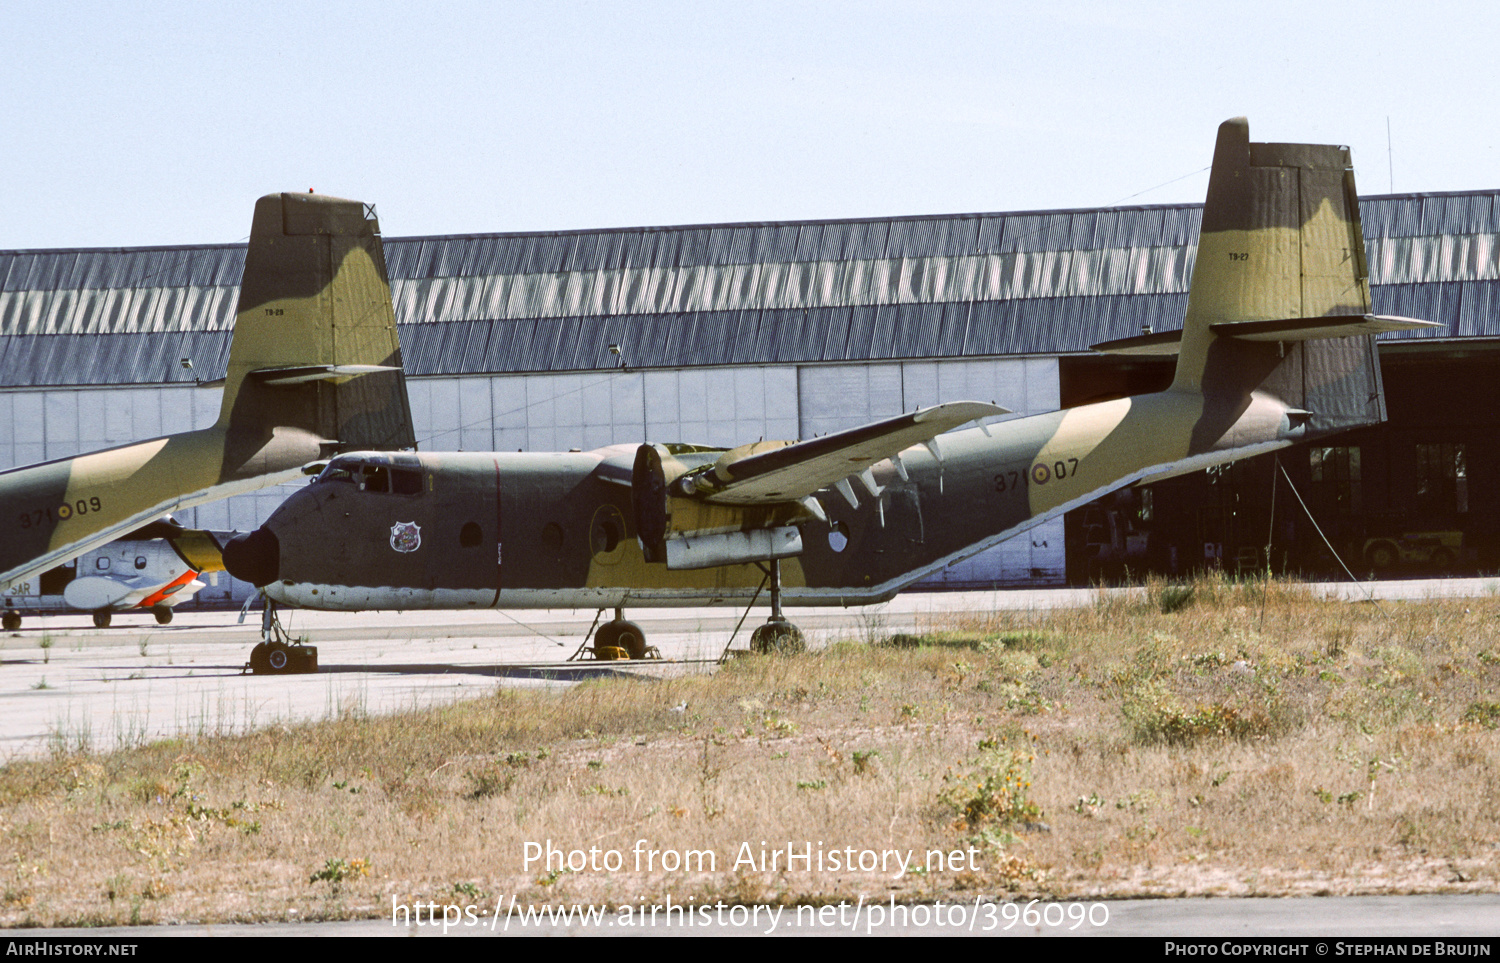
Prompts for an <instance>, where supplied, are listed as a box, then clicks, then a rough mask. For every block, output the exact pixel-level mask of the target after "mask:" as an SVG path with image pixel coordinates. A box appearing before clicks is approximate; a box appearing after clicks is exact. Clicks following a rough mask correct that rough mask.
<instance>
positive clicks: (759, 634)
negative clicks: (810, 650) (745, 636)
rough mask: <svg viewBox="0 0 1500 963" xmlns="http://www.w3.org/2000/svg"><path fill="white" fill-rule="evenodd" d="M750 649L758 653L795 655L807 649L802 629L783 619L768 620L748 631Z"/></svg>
mask: <svg viewBox="0 0 1500 963" xmlns="http://www.w3.org/2000/svg"><path fill="white" fill-rule="evenodd" d="M750 651H751V652H756V653H759V654H760V655H797V654H799V653H802V652H806V651H807V640H806V639H804V638H803V637H802V630H801V629H799V628H797V627H796V626H795V625H793V624H792V623H790V622H788V621H787V620H785V619H779V620H768V621H767V622H766V624H765V625H762V626H760V627H759V628H757V629H756V630H755V631H754V632H752V633H750Z"/></svg>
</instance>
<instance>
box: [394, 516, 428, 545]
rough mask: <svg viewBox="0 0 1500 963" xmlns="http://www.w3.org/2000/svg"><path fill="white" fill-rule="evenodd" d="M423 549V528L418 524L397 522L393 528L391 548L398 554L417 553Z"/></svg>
mask: <svg viewBox="0 0 1500 963" xmlns="http://www.w3.org/2000/svg"><path fill="white" fill-rule="evenodd" d="M421 547H422V526H420V525H418V524H417V523H416V522H397V523H396V524H394V525H392V526H391V548H394V549H395V550H396V551H398V552H415V551H416V550H417V549H419V548H421Z"/></svg>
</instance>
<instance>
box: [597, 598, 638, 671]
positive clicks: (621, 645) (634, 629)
mask: <svg viewBox="0 0 1500 963" xmlns="http://www.w3.org/2000/svg"><path fill="white" fill-rule="evenodd" d="M610 649H620V650H623V651H624V653H625V654H626V656H628V657H629V658H632V659H644V658H645V657H646V654H647V647H646V633H645V632H642V631H641V627H640V626H639V625H636V624H635V623H634V622H627V621H625V619H623V618H622V617H621V613H620V610H619V609H616V610H615V617H614V619H613V621H609V622H605V623H604V624H603V625H601V626H599V631H598V632H596V633H595V634H594V657H595V658H596V659H601V660H609V659H616V658H619V656H618V655H617V654H616V653H614V652H610V651H609V650H610Z"/></svg>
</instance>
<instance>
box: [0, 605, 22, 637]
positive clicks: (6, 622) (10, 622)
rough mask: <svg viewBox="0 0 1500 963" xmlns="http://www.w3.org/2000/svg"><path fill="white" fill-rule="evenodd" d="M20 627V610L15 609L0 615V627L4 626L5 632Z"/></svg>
mask: <svg viewBox="0 0 1500 963" xmlns="http://www.w3.org/2000/svg"><path fill="white" fill-rule="evenodd" d="M20 627H21V613H20V612H17V611H15V610H11V611H8V612H6V613H5V615H4V616H3V617H0V628H4V629H5V631H7V632H14V631H16V630H17V629H19V628H20Z"/></svg>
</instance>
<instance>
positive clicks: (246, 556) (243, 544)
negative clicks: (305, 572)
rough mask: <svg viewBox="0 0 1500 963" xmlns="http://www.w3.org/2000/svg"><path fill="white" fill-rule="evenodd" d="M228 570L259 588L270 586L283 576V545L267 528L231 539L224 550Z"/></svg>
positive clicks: (225, 565)
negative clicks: (279, 575)
mask: <svg viewBox="0 0 1500 963" xmlns="http://www.w3.org/2000/svg"><path fill="white" fill-rule="evenodd" d="M224 568H225V570H226V571H228V572H229V574H230V575H233V576H234V577H235V578H237V579H240V580H242V581H245V582H249V583H250V584H251V585H254V586H256V587H257V588H259V587H262V586H266V585H270V584H271V583H272V582H274V581H276V576H277V575H278V574H279V573H280V572H281V542H280V541H278V540H277V538H276V535H275V533H273V532H272V531H271V530H270V529H268V528H264V527H262V528H257V529H256V530H255V531H253V532H251V533H250V534H248V535H239V536H237V537H235V538H231V539H230V540H229V544H227V545H225V546H224Z"/></svg>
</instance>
